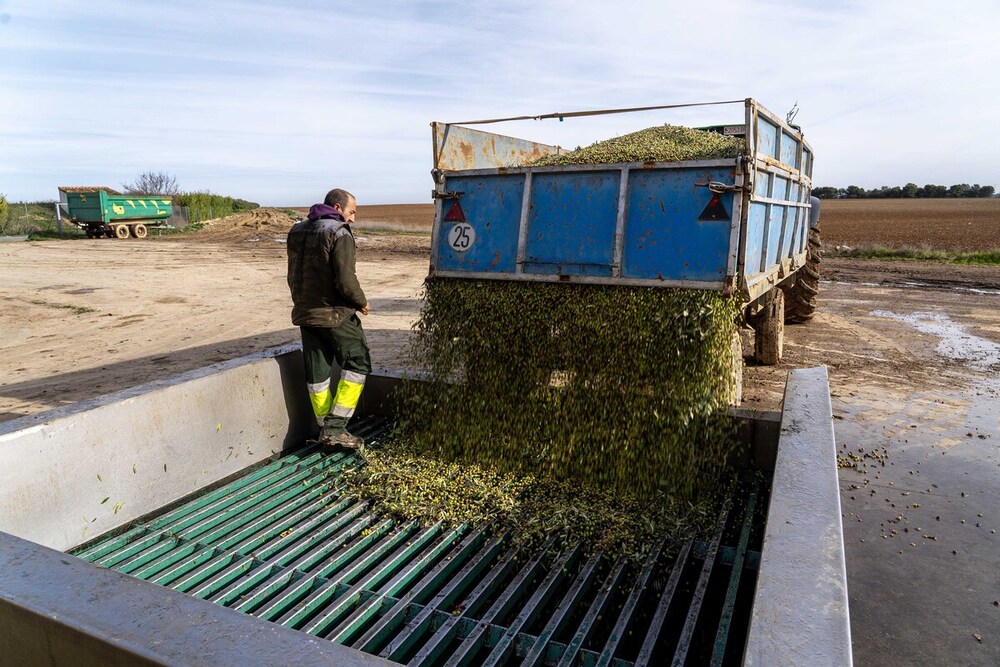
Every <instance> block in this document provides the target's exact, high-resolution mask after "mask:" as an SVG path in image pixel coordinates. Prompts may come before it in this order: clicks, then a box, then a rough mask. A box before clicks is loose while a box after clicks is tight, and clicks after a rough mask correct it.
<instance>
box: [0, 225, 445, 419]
mask: <svg viewBox="0 0 1000 667" xmlns="http://www.w3.org/2000/svg"><path fill="white" fill-rule="evenodd" d="M382 242H383V245H391V243H389V242H385V241H384V240H383V241H382ZM378 245H379V243H378V242H376V243H372V242H371V241H369V240H365V239H363V240H361V241H359V263H358V272H359V274H360V276H361V279H362V284H363V285H364V286H365V287H366V288H367V293H368V296H369V299H370V301H371V303H372V313H371V315H369V316H368V317H367V318H365V319H364V326H365V328H366V330H367V332H368V336H369V339H370V342H371V346H372V356H373V358H374V359H375V361H376V363H379V364H382V365H389V366H393V365H398V364H399V363H400V361H401V358H400V355H401V350H402V348H403V345H404V343H405V339H406V336H407V334H408V330H409V327H410V324H411V322H412V321H413V319H414V318H415V316H416V314H417V312H418V310H419V305H418V300H417V299H418V294H419V291H420V288H421V284H422V281H423V278H424V276H425V275H426V273H427V260H426V255H424V256H420V255H414V254H410V253H403V254H396V253H393V252H392V251H391V249H390V250H389V251H383V250H375V249H374V248H375V247H378ZM366 249H367V250H366ZM368 250H370V252H368ZM390 258H391V259H390ZM0 302H2V303H3V308H2V311H0V331H3V332H4V335H3V339H2V341H0V353H2V362H0V421H3V420H7V419H12V418H14V417H17V416H21V415H25V414H31V413H35V412H40V411H44V410H48V409H51V408H54V407H58V406H60V405H65V404H69V403H75V402H77V401H79V400H82V399H85V398H90V397H93V396H97V395H101V394H106V393H110V392H113V391H117V390H120V389H124V388H126V387H130V386H135V385H138V384H142V383H145V382H149V381H152V380H157V379H161V378H165V377H170V376H172V375H176V374H178V373H181V372H184V371H187V370H191V369H194V368H200V367H203V366H206V365H209V364H211V363H214V362H218V361H222V360H225V359H231V358H234V357H238V356H241V355H244V354H248V353H250V352H253V351H256V350H259V349H261V348H264V347H268V346H273V345H280V344H284V343H289V342H293V341H295V340H297V338H298V330H297V329H295V328H292V326H291V321H290V319H289V312H290V308H291V302H290V298H289V296H288V287H287V285H286V283H285V252H284V247H283V246H280V245H278V244H274V247H268V246H260V245H259V244H257V245H256V247H254V248H250V249H248V248H245V247H240V246H234V245H220V244H214V243H205V242H200V241H170V242H167V241H166V240H163V241H156V240H148V241H145V242H142V241H139V242H115V241H110V240H93V241H91V240H80V241H56V242H39V243H21V244H5V245H3V246H0Z"/></svg>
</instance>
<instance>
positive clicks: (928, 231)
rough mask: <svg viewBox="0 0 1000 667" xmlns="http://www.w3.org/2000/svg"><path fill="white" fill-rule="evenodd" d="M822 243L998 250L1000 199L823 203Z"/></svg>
mask: <svg viewBox="0 0 1000 667" xmlns="http://www.w3.org/2000/svg"><path fill="white" fill-rule="evenodd" d="M820 224H821V227H822V229H823V244H824V245H825V246H827V247H831V246H838V245H846V246H850V247H852V248H857V247H863V248H864V247H871V246H876V245H878V246H884V247H886V248H921V249H924V248H926V249H935V250H966V251H971V250H997V249H1000V199H839V200H830V199H826V200H823V203H822V215H821V217H820Z"/></svg>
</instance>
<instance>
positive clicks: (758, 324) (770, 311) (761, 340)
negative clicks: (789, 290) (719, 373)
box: [753, 288, 785, 366]
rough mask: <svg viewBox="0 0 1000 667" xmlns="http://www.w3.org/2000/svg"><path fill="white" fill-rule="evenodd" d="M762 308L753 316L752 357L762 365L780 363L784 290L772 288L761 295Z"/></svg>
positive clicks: (783, 334)
mask: <svg viewBox="0 0 1000 667" xmlns="http://www.w3.org/2000/svg"><path fill="white" fill-rule="evenodd" d="M762 305H763V309H762V310H761V312H760V314H758V315H757V317H756V318H755V323H754V329H755V335H754V354H753V356H754V358H755V359H756V360H757V363H759V364H761V365H762V366H775V365H777V364H780V363H781V356H782V353H783V352H784V347H785V292H784V290H782V289H780V288H774V289H772V290H771V291H770V292H768V293H767V294H765V295H764V297H763V304H762Z"/></svg>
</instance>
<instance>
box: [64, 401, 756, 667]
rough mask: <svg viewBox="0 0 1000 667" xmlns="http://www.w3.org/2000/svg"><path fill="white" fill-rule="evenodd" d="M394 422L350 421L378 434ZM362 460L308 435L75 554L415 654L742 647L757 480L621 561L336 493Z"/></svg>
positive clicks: (559, 659)
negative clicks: (682, 539)
mask: <svg viewBox="0 0 1000 667" xmlns="http://www.w3.org/2000/svg"><path fill="white" fill-rule="evenodd" d="M387 426H388V424H387V422H386V421H385V420H383V419H380V418H365V419H362V420H359V421H358V423H357V424H356V425H355V426H354V427H353V429H352V430H355V432H357V433H358V434H359V435H362V436H363V437H365V438H367V439H369V440H375V441H377V440H378V439H379V438H380V437H383V436H384V433H385V432H386V430H387ZM357 463H358V460H357V457H356V456H355V455H353V454H350V453H340V454H332V455H325V454H322V453H320V452H319V451H318V450H316V449H315V448H314V447H305V448H303V449H301V450H298V451H297V452H295V453H292V454H289V455H287V456H285V457H283V458H281V459H279V460H277V461H274V462H272V463H270V464H267V465H265V466H262V467H259V468H256V469H254V470H252V471H250V472H248V473H247V474H245V475H244V476H242V477H240V478H239V479H237V480H235V481H233V482H231V483H229V484H227V485H225V486H222V487H220V488H217V489H214V490H211V491H209V492H207V493H204V494H202V495H201V496H199V497H197V498H196V499H194V500H191V501H190V502H187V503H185V504H183V505H181V506H179V507H176V508H174V509H171V510H169V511H167V512H165V513H163V514H162V515H160V516H157V517H156V518H154V519H152V520H149V521H146V522H144V523H141V524H139V525H136V526H134V527H132V528H130V529H129V530H127V531H125V532H122V533H120V534H117V535H113V536H110V537H107V538H102V539H100V540H99V541H97V542H94V543H91V544H90V545H87V546H85V547H84V548H81V549H79V550H77V551H76V552H75V554H74V555H76V556H78V557H80V558H83V559H85V560H87V561H90V562H92V563H95V564H97V565H100V566H102V567H108V568H113V569H116V570H118V571H120V572H124V573H127V574H130V575H132V576H135V577H138V578H140V579H145V580H147V581H151V582H154V583H157V584H161V585H164V586H169V587H170V588H174V589H176V590H179V591H183V592H186V593H189V594H191V595H194V596H197V597H200V598H203V599H206V600H210V601H212V602H215V603H217V604H220V605H224V606H227V607H231V608H233V609H237V610H239V611H242V612H245V613H248V614H251V615H254V616H257V617H258V618H261V619H265V620H268V621H272V622H275V623H280V624H282V625H284V626H287V627H290V628H294V629H297V630H301V631H303V632H307V633H309V634H311V635H314V636H317V637H324V638H327V639H330V640H332V641H336V642H338V643H340V644H345V645H348V646H352V647H354V648H357V649H360V650H362V651H365V652H368V653H372V654H375V655H380V656H382V657H385V658H388V659H391V660H394V661H397V662H401V663H405V664H410V665H443V664H447V665H469V664H476V665H480V664H483V665H500V664H527V665H588V666H589V665H615V666H618V667H625V666H630V665H662V664H668V663H671V664H675V665H687V664H694V665H700V664H712V665H723V664H735V663H738V662H739V661H740V660H741V658H742V652H743V643H744V641H745V638H746V633H747V630H748V626H749V617H750V606H751V603H752V599H753V590H754V586H755V583H756V570H757V566H758V564H759V561H760V553H759V549H760V543H761V540H762V533H763V530H762V528H763V523H764V516H763V514H764V512H765V511H766V507H767V489H766V485H764V484H761V483H758V482H755V483H753V484H748V485H747V487H746V488H745V489H743V490H741V491H740V492H739V495H738V496H737V497H736V498H734V499H733V501H732V502H731V503H730V507H731V508H732V509H731V510H730V511H729V512H727V513H724V514H723V516H722V517H720V518H721V520H720V522H719V527H718V529H717V531H716V533H715V534H714V535H713V536H712V537H711V539H710V540H708V541H707V542H706V541H692V542H689V543H687V544H684V545H683V546H682V548H681V549H680V551H679V552H676V550H675V549H671V550H669V551H668V550H666V549H665V548H664V545H660V546H659V547H657V548H656V549H654V550H653V552H652V553H651V555H650V556H649V558H648V559H647V560H646V562H645V563H643V564H641V565H639V566H630V565H627V564H626V563H625V562H608V561H607V559H604V558H602V557H601V555H600V554H595V555H591V556H589V557H587V556H586V555H585V553H584V550H583V549H582V548H581V547H580V546H579V545H577V546H571V547H569V548H566V547H565V546H560V545H556V544H555V543H554V542H552V541H550V542H548V543H546V544H545V545H543V547H542V548H540V549H539V550H538V551H537V552H535V553H531V554H524V553H521V554H518V553H515V552H513V551H511V550H509V549H508V548H506V542H507V541H506V539H505V537H506V536H504V535H496V534H494V532H495V531H491V529H490V528H488V527H483V528H478V529H475V530H473V529H470V528H469V527H467V526H458V527H446V526H443V525H441V524H434V525H430V526H421V525H419V524H418V523H416V522H409V523H397V522H395V521H393V520H392V519H391V518H384V517H380V516H379V514H378V512H377V510H376V508H373V507H372V506H371V505H370V504H369V503H367V502H360V501H358V500H357V499H355V498H352V497H350V496H348V495H346V494H345V492H344V486H343V483H342V481H341V478H340V473H341V472H343V471H344V470H345V469H348V468H350V467H352V466H354V465H356V464H357Z"/></svg>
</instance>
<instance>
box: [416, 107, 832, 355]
mask: <svg viewBox="0 0 1000 667" xmlns="http://www.w3.org/2000/svg"><path fill="white" fill-rule="evenodd" d="M738 103H741V104H742V105H743V107H744V113H743V118H742V119H737V120H741V121H742V122H737V123H734V124H733V125H728V126H717V127H714V128H711V129H712V130H714V131H719V132H723V133H727V134H733V135H737V136H742V137H743V143H744V147H743V151H742V154H741V155H740V156H738V157H736V158H729V159H714V160H696V161H685V162H640V163H618V164H587V165H563V166H537V167H533V166H511V165H523V164H526V163H528V164H530V162H531V161H532V160H533V159H535V158H537V157H541V156H544V155H551V154H553V153H560V152H564V151H563V149H562V148H560V147H558V146H551V145H546V144H540V143H536V142H531V141H526V140H522V139H515V138H512V137H506V136H502V135H499V134H494V133H490V132H484V131H481V130H476V129H472V128H469V127H465V125H471V124H475V123H483V122H487V123H488V122H496V121H497V120H513V119H495V120H488V121H473V122H471V123H433V124H432V129H433V139H434V171H433V176H434V181H435V188H434V193H433V196H434V198H435V202H436V206H435V216H434V231H433V237H432V242H431V265H430V274H431V276H437V277H446V278H473V279H498V280H525V281H556V282H566V283H599V284H615V285H637V286H656V287H677V288H689V289H704V290H717V291H721V292H725V293H735V294H738V295H739V296H740V298H741V299H742V301H743V303H744V305H745V306H746V311H745V312H746V321H747V322H749V323H752V324H753V325H754V328H755V329H756V330H757V339H758V340H757V343H756V345H755V347H756V353H757V356H758V358H760V360H761V361H763V362H764V363H777V362H778V361H779V360H780V356H781V339H782V330H783V324H784V321H785V319H786V313H785V307H784V303H785V299H784V293H785V292H788V293H789V306H790V307H789V312H788V313H787V317H788V319H789V320H790V321H804V320H806V319H809V318H810V317H811V316H812V310H813V309H814V308H815V296H816V288H817V286H818V278H819V275H818V261H819V235H818V229H814V230H813V232H812V233H810V229H811V228H815V226H816V222H817V220H818V202H817V201H816V200H815V199H813V198H811V196H810V194H811V188H812V180H811V176H812V169H813V151H812V148H811V147H810V146H809V144H808V143H807V142H806V141H805V139H804V138H803V135H802V132H801V130H800V129H799V128H797V127H794V126H792V125H790V124H789V123H787V122H785V121H784V120H782V119H781V118H779V117H777V116H776V115H774V114H772V113H771V112H769V111H768V110H766V109H765V108H764V107H762V106H761V105H760V104H758V103H757V102H756V101H755V100H753V99H749V98H748V99H746V100H739V101H738ZM671 106H674V105H671ZM676 106H693V105H676ZM655 108H671V107H646V108H643V109H635V110H613V111H614V112H622V111H639V110H642V111H645V110H649V109H655ZM593 113H605V112H575V113H572V114H550V115H548V116H547V117H559V118H564V117H571V116H580V115H591V114H593ZM534 118H543V116H538V117H534ZM810 241H811V242H810ZM803 268H806V269H807V271H805V272H803V271H802V269H803ZM779 287H780V288H782V289H776V288H779Z"/></svg>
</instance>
